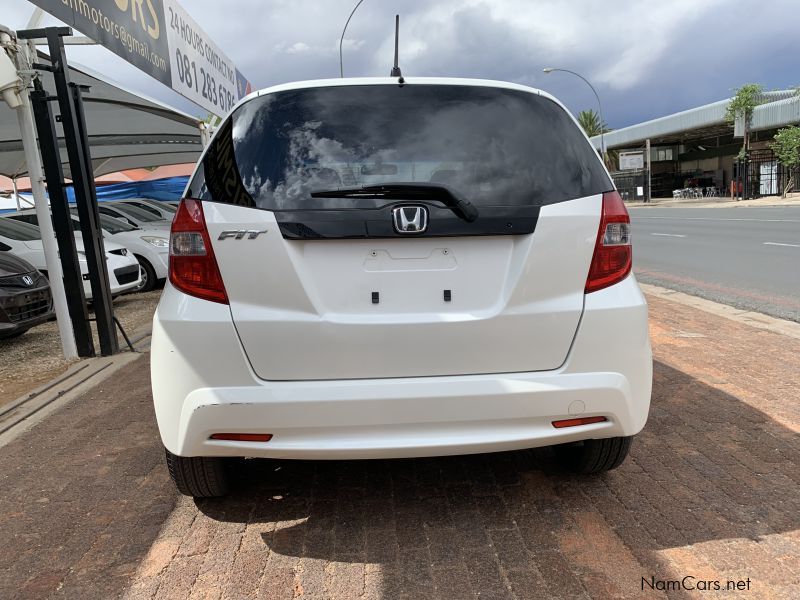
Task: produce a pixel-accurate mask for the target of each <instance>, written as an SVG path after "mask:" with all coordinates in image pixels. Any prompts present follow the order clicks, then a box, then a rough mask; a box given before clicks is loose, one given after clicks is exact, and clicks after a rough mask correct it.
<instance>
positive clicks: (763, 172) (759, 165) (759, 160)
mask: <svg viewBox="0 0 800 600" xmlns="http://www.w3.org/2000/svg"><path fill="white" fill-rule="evenodd" d="M742 171H743V173H744V175H745V181H744V197H745V198H761V197H762V196H780V195H781V194H783V190H784V188H785V187H786V186H787V185H788V183H789V179H790V177H791V175H794V178H793V185H792V189H790V190H789V191H790V192H793V191H797V190H798V189H800V168H799V167H795V168H794V169H792V170H790V169H788V168H786V167H785V166H784V165H783V164H781V163H780V162H779V161H778V158H777V157H776V156H775V153H774V152H773V151H772V150H751V151H750V153H749V156H748V157H747V161H746V163H745V166H744V168H743V169H742Z"/></svg>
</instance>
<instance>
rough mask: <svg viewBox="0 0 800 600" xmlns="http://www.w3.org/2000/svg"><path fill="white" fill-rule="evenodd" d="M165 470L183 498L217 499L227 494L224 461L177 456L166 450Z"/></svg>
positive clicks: (208, 457) (226, 476) (227, 485)
mask: <svg viewBox="0 0 800 600" xmlns="http://www.w3.org/2000/svg"><path fill="white" fill-rule="evenodd" d="M164 451H165V452H166V455H167V468H168V469H169V476H170V477H171V478H172V481H173V483H174V484H175V487H176V488H178V491H179V492H180V493H181V494H183V495H184V496H194V497H195V498H217V497H219V496H224V495H226V494H227V493H228V490H229V489H230V485H229V484H228V473H227V470H226V469H225V460H224V459H222V458H218V457H210V456H191V457H187V456H177V455H176V454H173V453H172V452H170V451H169V450H167V449H166V448H165V449H164Z"/></svg>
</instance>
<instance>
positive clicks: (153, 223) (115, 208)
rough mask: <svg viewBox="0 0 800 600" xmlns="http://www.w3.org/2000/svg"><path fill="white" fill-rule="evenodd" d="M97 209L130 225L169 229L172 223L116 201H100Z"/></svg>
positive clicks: (142, 227) (143, 227)
mask: <svg viewBox="0 0 800 600" xmlns="http://www.w3.org/2000/svg"><path fill="white" fill-rule="evenodd" d="M97 210H98V211H99V212H100V214H101V215H107V216H109V217H114V218H115V219H121V220H122V221H124V222H125V223H128V224H129V225H132V226H133V227H139V228H141V229H169V225H170V221H167V220H165V219H161V218H159V217H157V216H155V215H154V214H152V213H149V212H147V211H146V210H142V209H141V208H137V207H136V206H130V205H128V204H124V205H117V204H115V203H114V202H98V203H97Z"/></svg>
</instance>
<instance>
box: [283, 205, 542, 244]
mask: <svg viewBox="0 0 800 600" xmlns="http://www.w3.org/2000/svg"><path fill="white" fill-rule="evenodd" d="M405 204H409V203H407V202H398V203H395V204H390V205H386V206H382V207H380V208H378V209H371V210H366V209H346V210H290V211H273V213H274V214H275V220H276V221H277V222H278V226H279V227H280V230H281V234H282V235H283V237H284V238H285V239H288V240H330V239H359V238H360V239H368V238H405V239H414V238H421V237H454V236H477V235H525V234H529V233H533V232H534V230H535V229H536V223H537V221H538V219H539V207H538V206H497V207H491V206H482V207H481V209H480V216H479V217H478V219H477V220H476V221H474V222H472V223H468V222H467V221H464V220H463V219H461V218H459V217H457V216H456V215H454V214H453V212H452V211H451V210H450V209H448V208H442V207H440V206H433V205H430V204H426V205H425V206H426V207H427V208H428V211H429V219H428V228H427V230H426V231H424V232H423V233H419V234H414V235H409V234H407V233H397V232H396V231H395V229H394V225H393V223H392V208H394V207H395V206H403V205H405ZM414 204H417V205H419V204H420V203H419V202H415V203H414Z"/></svg>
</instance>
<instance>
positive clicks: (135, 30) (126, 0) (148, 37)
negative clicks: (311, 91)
mask: <svg viewBox="0 0 800 600" xmlns="http://www.w3.org/2000/svg"><path fill="white" fill-rule="evenodd" d="M31 1H32V2H33V3H34V4H36V5H37V6H39V7H41V8H42V9H44V10H45V11H47V12H48V13H50V14H51V15H53V16H54V17H56V18H57V19H60V20H61V21H64V23H66V24H67V25H69V26H70V27H73V28H74V29H77V30H78V31H80V32H81V33H83V34H85V35H86V36H88V37H90V38H91V39H93V40H94V41H95V42H97V43H98V44H100V45H102V46H105V47H106V48H108V49H109V50H111V51H112V52H114V53H115V54H117V55H119V56H121V57H122V58H124V59H125V60H127V61H128V62H129V63H131V64H132V65H134V66H135V67H136V68H138V69H140V70H142V71H144V72H145V73H147V74H148V75H150V76H151V77H153V78H155V79H158V80H159V81H160V82H161V83H163V84H164V85H168V86H169V87H171V88H172V89H174V90H175V91H176V92H178V93H179V94H181V95H183V96H185V97H186V98H188V99H189V100H191V101H193V102H195V103H196V104H198V105H199V106H202V107H203V108H204V109H206V110H207V111H209V112H211V113H213V114H215V115H217V116H220V117H224V116H225V115H226V114H227V113H228V111H229V110H230V109H231V107H232V106H233V105H234V104H235V103H236V102H237V101H238V100H239V99H240V98H242V97H243V96H245V95H247V94H248V93H250V91H251V86H250V82H249V81H247V79H245V77H244V76H243V75H242V74H241V73H240V72H239V71H238V70H237V69H236V66H235V65H234V64H233V62H232V61H231V60H230V58H228V56H227V55H226V54H225V53H224V52H223V51H222V50H221V49H220V48H219V46H217V45H216V44H215V43H214V42H213V41H212V40H211V38H209V37H208V34H206V33H205V32H204V31H203V30H202V29H201V28H200V27H199V26H198V25H197V23H196V22H195V21H194V19H192V18H191V17H190V16H189V15H188V14H187V13H186V11H185V10H184V9H183V7H181V6H180V5H179V4H178V2H177V0H31Z"/></svg>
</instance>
